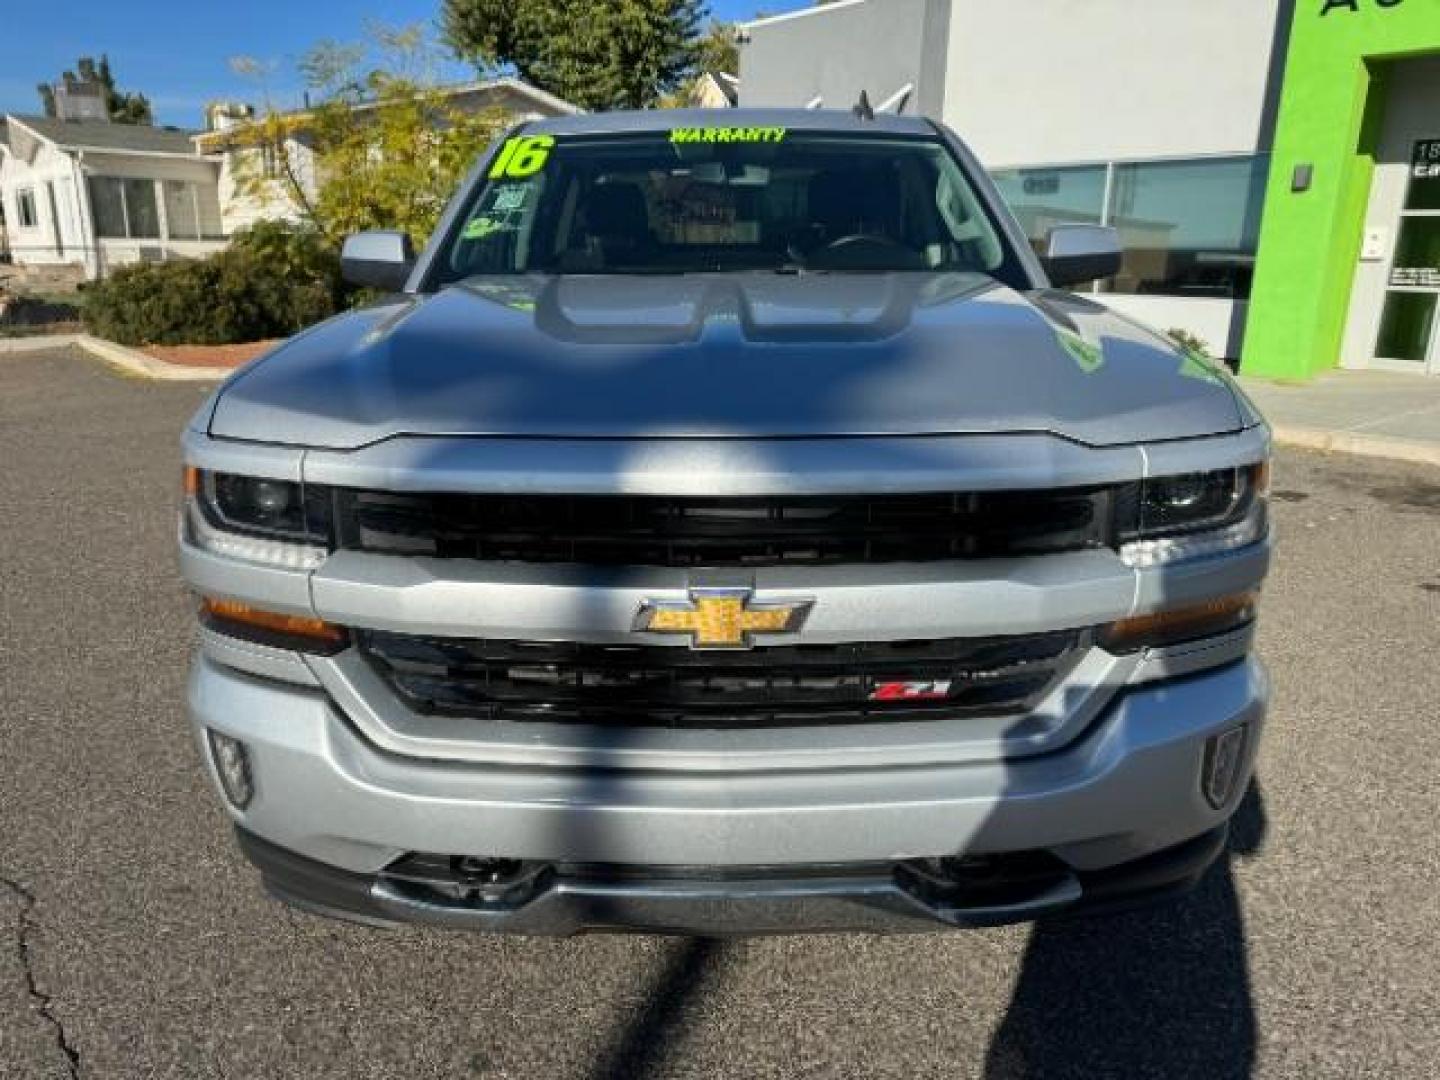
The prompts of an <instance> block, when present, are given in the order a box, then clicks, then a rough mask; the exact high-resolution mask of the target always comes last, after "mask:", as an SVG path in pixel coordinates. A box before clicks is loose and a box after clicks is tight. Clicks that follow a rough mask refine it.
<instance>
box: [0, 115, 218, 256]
mask: <svg viewBox="0 0 1440 1080" xmlns="http://www.w3.org/2000/svg"><path fill="white" fill-rule="evenodd" d="M219 171H220V166H219V163H218V162H217V161H214V160H210V159H207V158H204V157H201V156H200V155H199V154H198V153H197V152H196V150H195V146H194V143H193V142H192V140H191V133H190V132H187V131H180V130H177V129H174V128H161V127H147V126H142V125H134V124H114V123H111V122H109V121H108V120H93V119H87V120H60V119H54V118H51V117H44V116H17V115H13V114H7V115H6V116H4V117H3V120H0V208H3V216H4V221H5V229H4V234H3V237H0V257H4V258H5V260H6V261H8V262H13V263H15V264H16V265H19V266H33V267H50V268H55V269H56V270H57V271H59V270H61V269H62V268H64V269H68V270H70V271H71V272H72V273H73V275H74V276H75V277H77V278H78V277H88V278H94V277H97V276H99V275H100V274H103V273H104V272H105V270H106V269H107V268H109V267H113V266H118V265H121V264H124V263H127V262H135V261H137V260H140V259H146V260H150V259H166V258H172V257H176V256H182V257H183V256H190V257H193V256H197V255H205V254H208V253H209V252H211V251H215V250H217V249H218V248H219V247H221V246H223V236H222V228H221V215H220V199H219V185H218V179H219Z"/></svg>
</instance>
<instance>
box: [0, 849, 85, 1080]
mask: <svg viewBox="0 0 1440 1080" xmlns="http://www.w3.org/2000/svg"><path fill="white" fill-rule="evenodd" d="M0 885H4V886H5V887H6V888H8V889H9V890H10V891H11V892H13V893H14V894H15V895H16V896H18V897H19V898H20V918H19V919H18V920H17V922H16V932H15V952H16V954H17V955H18V956H19V958H20V970H21V971H23V972H24V973H25V990H26V992H27V993H28V994H29V995H30V999H31V1000H32V1001H34V1002H35V1005H36V1008H37V1011H38V1012H39V1013H40V1015H41V1017H43V1018H44V1020H45V1022H46V1023H47V1024H49V1025H50V1027H51V1029H52V1030H53V1031H54V1032H55V1045H56V1046H58V1047H59V1048H60V1052H61V1053H62V1054H64V1055H65V1060H66V1061H67V1063H68V1064H69V1071H70V1075H71V1076H72V1077H75V1078H76V1080H79V1077H80V1051H79V1050H77V1049H75V1047H74V1045H73V1044H72V1043H71V1041H70V1035H69V1033H68V1032H66V1030H65V1024H64V1022H63V1021H62V1020H61V1019H60V1017H59V1016H57V1015H56V1014H55V999H54V997H52V996H51V995H50V994H47V993H46V992H45V991H44V990H41V989H40V984H39V983H38V982H36V980H35V966H34V951H35V947H34V942H33V941H32V940H31V935H32V934H33V933H34V931H35V927H36V923H35V908H36V906H37V905H38V903H39V901H37V900H36V899H35V894H34V893H32V892H31V891H30V890H29V889H27V888H26V887H25V886H24V885H21V884H20V883H19V882H18V881H15V880H14V879H13V878H8V877H4V876H0Z"/></svg>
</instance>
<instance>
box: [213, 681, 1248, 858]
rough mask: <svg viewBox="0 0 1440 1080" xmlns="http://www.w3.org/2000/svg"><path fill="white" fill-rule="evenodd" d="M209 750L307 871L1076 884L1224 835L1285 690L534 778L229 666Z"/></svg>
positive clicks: (1136, 699)
mask: <svg viewBox="0 0 1440 1080" xmlns="http://www.w3.org/2000/svg"><path fill="white" fill-rule="evenodd" d="M189 697H190V709H191V715H192V719H193V722H194V725H195V729H196V734H197V736H202V737H201V739H200V742H201V745H202V752H203V753H204V754H205V757H206V761H207V763H209V764H210V769H211V774H212V779H213V776H214V772H213V763H210V762H209V753H208V750H205V749H203V747H204V739H203V731H204V729H205V728H212V729H214V730H216V731H219V732H222V733H224V734H227V735H230V736H232V737H234V738H236V739H239V740H241V741H242V742H244V743H245V745H246V747H247V748H248V750H249V753H250V758H251V763H252V766H253V770H254V783H255V796H254V799H253V801H252V802H251V803H250V805H249V806H248V807H247V808H246V809H245V811H244V812H243V813H241V812H236V811H234V810H233V808H232V811H231V812H232V814H233V815H234V816H235V818H236V822H237V824H239V825H241V826H242V827H244V828H245V829H247V830H248V831H250V832H253V833H255V834H257V835H258V836H260V837H262V838H264V839H265V840H267V841H269V842H271V843H273V844H275V845H278V846H279V847H282V848H285V849H287V850H289V851H292V852H295V853H297V854H299V855H302V856H304V857H306V858H309V859H313V860H316V861H318V862H322V863H326V864H328V865H331V866H334V867H336V868H339V869H343V870H348V871H352V872H356V873H375V872H377V871H379V870H381V869H383V868H384V867H385V866H387V865H388V864H390V863H391V862H392V861H393V860H395V859H396V858H398V857H399V856H401V855H404V854H406V853H408V852H415V851H420V852H436V853H448V854H466V855H475V856H484V857H503V858H513V859H523V860H538V861H547V862H578V863H612V864H654V865H671V866H714V867H727V866H728V867H734V866H759V865H794V864H804V863H810V864H844V863H889V862H894V861H897V860H903V859H912V858H931V857H942V856H953V855H960V854H981V853H992V852H1012V851H1022V850H1035V849H1044V850H1047V851H1051V852H1053V853H1054V854H1056V855H1057V856H1058V857H1059V858H1061V859H1063V860H1064V861H1065V862H1066V863H1067V864H1069V865H1070V866H1072V867H1074V868H1075V869H1077V870H1098V869H1105V868H1108V867H1110V866H1114V865H1116V864H1119V863H1123V862H1128V861H1131V860H1133V859H1135V858H1139V857H1142V856H1145V855H1148V854H1151V853H1153V852H1155V851H1159V850H1163V849H1165V848H1167V847H1171V846H1173V845H1175V844H1177V843H1180V842H1182V841H1184V840H1187V839H1189V838H1191V837H1194V836H1196V835H1198V834H1200V833H1202V832H1206V831H1208V830H1211V829H1214V828H1216V827H1218V826H1219V825H1221V824H1223V823H1224V822H1225V820H1226V819H1227V818H1228V817H1229V814H1230V813H1231V811H1232V810H1233V802H1234V800H1235V798H1238V795H1239V791H1240V789H1243V787H1244V779H1245V778H1246V777H1248V775H1249V770H1250V769H1251V767H1252V762H1253V755H1254V751H1255V747H1256V744H1257V742H1258V736H1259V728H1260V725H1261V723H1262V721H1263V716H1264V710H1265V702H1266V697H1267V686H1266V680H1265V676H1264V672H1263V670H1262V669H1261V668H1260V666H1259V664H1258V662H1256V661H1255V660H1254V659H1253V658H1246V659H1244V660H1241V661H1238V662H1236V663H1232V664H1230V665H1228V666H1226V667H1221V668H1216V669H1213V670H1211V671H1208V672H1205V673H1202V674H1197V675H1192V676H1189V677H1187V678H1183V679H1179V680H1176V681H1173V682H1164V683H1158V684H1151V685H1143V686H1139V687H1135V688H1132V689H1129V690H1127V691H1125V692H1123V693H1121V694H1120V695H1118V696H1117V697H1116V698H1115V699H1114V700H1113V701H1112V703H1111V704H1110V705H1109V706H1108V707H1107V708H1106V709H1105V710H1104V711H1103V712H1102V713H1101V715H1100V717H1099V718H1098V719H1097V720H1096V722H1094V723H1093V724H1092V725H1091V726H1090V728H1089V729H1088V730H1087V732H1086V733H1085V734H1084V735H1083V736H1082V737H1080V738H1079V739H1077V740H1076V741H1074V742H1073V743H1071V744H1069V745H1068V746H1066V747H1065V748H1064V749H1063V750H1060V751H1057V752H1054V753H1050V754H1045V755H1041V756H1037V757H1032V758H1028V759H1018V760H1010V761H1005V760H994V761H988V762H981V761H976V762H967V763H959V764H947V765H933V766H905V767H869V768H865V767H857V766H847V767H844V768H836V769H812V770H806V771H803V772H769V773H765V772H757V773H723V772H722V773H715V772H708V773H707V772H683V773H682V772H676V773H668V774H667V773H665V772H660V771H651V770H646V771H627V770H614V769H607V768H606V767H605V763H604V762H597V763H595V764H596V767H594V768H589V769H573V768H569V769H558V768H557V769H543V768H530V769H521V768H515V767H507V766H485V765H479V764H474V765H472V764H464V763H455V762H444V763H441V762H434V761H425V760H417V759H411V758H404V757H399V756H396V755H393V754H387V753H383V752H381V751H379V750H377V749H376V748H375V747H374V746H373V745H372V744H370V743H369V742H368V741H367V740H365V739H364V738H362V737H360V736H359V735H358V734H356V732H355V731H354V729H353V728H352V727H351V725H350V723H349V722H348V721H347V720H346V719H345V718H344V717H343V716H342V715H341V714H340V712H339V711H338V710H337V709H336V708H335V706H334V705H333V704H332V703H331V701H330V700H329V698H328V697H327V696H326V695H325V694H324V693H323V692H321V691H319V690H317V689H307V688H302V687H298V686H287V685H284V684H281V683H278V682H272V681H269V680H263V679H258V678H255V677H253V676H249V675H245V674H242V673H239V672H236V671H233V670H231V669H228V668H226V667H223V666H221V665H219V664H217V663H215V662H214V661H212V660H210V659H208V658H207V657H205V656H204V655H200V656H198V657H197V659H196V663H195V666H194V669H193V672H192V677H191V682H190V693H189ZM1239 725H1247V726H1248V728H1249V731H1250V737H1249V738H1248V739H1247V740H1246V749H1245V760H1244V762H1243V763H1242V770H1243V775H1242V777H1241V781H1240V782H1239V783H1237V785H1236V793H1235V795H1234V796H1232V798H1231V800H1230V802H1229V803H1228V804H1227V805H1223V806H1221V807H1219V808H1216V807H1212V806H1211V805H1210V804H1209V803H1208V802H1207V801H1206V800H1205V798H1204V796H1203V795H1202V793H1201V790H1200V772H1201V767H1202V763H1203V760H1204V755H1205V746H1206V743H1207V741H1208V740H1209V739H1210V738H1211V737H1213V736H1215V735H1218V734H1220V733H1222V732H1224V731H1227V730H1229V729H1231V728H1234V727H1237V726H1239Z"/></svg>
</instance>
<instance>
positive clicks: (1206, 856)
mask: <svg viewBox="0 0 1440 1080" xmlns="http://www.w3.org/2000/svg"><path fill="white" fill-rule="evenodd" d="M1227 829H1228V826H1221V827H1220V828H1218V829H1215V830H1213V831H1211V832H1207V833H1204V834H1202V835H1200V836H1197V837H1195V838H1194V839H1192V840H1189V841H1186V842H1185V843H1183V844H1179V845H1177V846H1175V847H1173V848H1168V849H1166V850H1164V851H1160V852H1156V853H1154V854H1152V855H1148V856H1146V857H1145V858H1142V859H1137V860H1136V861H1134V862H1131V863H1125V864H1123V865H1121V866H1117V867H1112V868H1110V869H1108V870H1104V871H1100V872H1095V873H1084V872H1076V871H1062V872H1058V873H1056V874H1054V875H1052V876H1049V877H1044V876H1038V877H1037V876H1035V875H1033V874H1031V875H1028V876H1026V877H1025V878H1024V879H1023V880H1021V879H1017V880H1016V881H1014V882H1013V883H1010V885H1011V887H1009V888H1006V887H1004V885H1005V883H1003V882H1002V883H1000V886H999V887H997V886H996V885H995V883H993V882H992V883H991V885H990V886H989V887H987V888H986V889H984V890H978V891H976V890H967V889H965V888H963V887H958V888H955V889H951V890H947V889H944V888H940V889H938V890H937V889H936V888H934V887H932V886H933V882H932V881H927V880H924V879H922V878H919V877H917V876H916V875H915V874H913V873H910V872H908V871H907V870H906V867H905V864H897V865H896V866H894V867H874V866H867V867H854V868H847V867H831V868H827V869H826V870H825V871H824V872H823V873H816V872H813V871H812V872H807V873H805V874H803V875H796V876H787V875H785V874H784V873H783V872H777V871H776V870H775V869H773V868H770V869H767V870H766V871H765V872H763V873H761V872H758V871H757V872H756V873H755V874H754V875H746V874H745V873H743V872H742V873H738V874H737V873H736V872H734V871H727V872H725V873H719V872H716V873H714V874H705V873H703V872H696V873H689V874H685V875H675V874H669V875H664V876H660V875H657V876H655V877H647V876H645V875H643V874H636V873H635V872H634V871H633V868H632V869H630V870H629V871H628V872H625V873H616V874H614V875H611V876H606V875H605V874H603V873H600V874H597V873H595V872H588V873H584V874H572V873H569V872H567V871H566V869H565V868H561V867H555V868H542V869H541V870H540V871H539V872H535V871H533V870H532V871H531V872H530V873H529V875H528V877H527V879H526V881H527V884H526V887H525V890H524V895H521V896H516V895H514V893H515V890H513V889H511V890H510V891H509V893H508V894H507V895H505V896H503V897H501V896H498V895H489V894H487V895H478V894H477V895H471V896H468V897H462V896H451V895H445V894H442V893H440V892H437V891H436V890H434V889H428V888H421V887H417V886H415V885H414V884H413V883H411V882H408V881H405V880H401V879H397V878H395V877H393V876H391V875H385V874H380V875H368V874H356V873H351V872H349V871H345V870H340V869H337V868H335V867H332V866H327V865H325V864H324V863H319V862H316V861H314V860H312V859H307V858H304V857H303V856H300V855H297V854H295V853H294V852H291V851H287V850H285V849H284V848H281V847H277V846H276V845H274V844H271V843H269V842H268V841H265V840H262V839H261V838H260V837H258V836H255V835H254V834H253V833H249V832H246V831H245V830H243V829H239V828H237V829H236V832H237V834H238V836H239V840H240V847H241V849H242V850H243V851H244V852H245V855H246V857H247V858H248V859H249V860H250V861H251V862H252V863H254V864H255V866H256V867H258V868H259V870H260V872H261V874H262V875H263V877H264V881H265V886H266V888H267V889H268V890H269V891H270V892H271V893H272V894H273V895H274V896H275V897H277V898H278V899H280V900H283V901H285V902H287V903H290V904H293V905H295V906H296V907H300V908H303V909H305V910H307V911H311V912H314V913H316V914H320V915H327V916H331V917H335V918H341V919H348V920H352V921H356V922H362V923H367V924H370V925H376V926H393V925H400V924H405V923H420V924H426V925H431V926H442V927H449V928H454V929H467V930H482V931H490V932H496V933H518V934H539V935H552V936H553V935H562V936H563V935H568V934H575V933H580V932H583V931H593V930H611V931H638V932H648V933H661V934H693V935H702V936H720V935H727V934H777V933H804V932H834V931H863V932H880V933H892V932H905V931H934V930H942V929H947V928H963V927H982V926H999V925H1003V924H1006V923H1016V922H1028V921H1031V920H1034V919H1039V918H1046V917H1051V916H1058V915H1071V914H1095V913H1100V912H1105V911H1113V910H1117V909H1123V908H1128V907H1132V906H1136V905H1138V904H1142V903H1148V902H1152V901H1157V900H1164V899H1168V898H1171V897H1174V896H1178V895H1181V894H1183V893H1185V892H1188V891H1189V890H1190V889H1192V888H1193V887H1194V886H1195V885H1196V884H1197V883H1198V882H1199V880H1200V878H1201V876H1202V875H1203V874H1204V873H1205V871H1206V870H1207V869H1208V868H1209V867H1210V865H1211V864H1212V863H1213V862H1214V861H1215V860H1216V858H1218V857H1219V855H1220V853H1221V852H1222V851H1223V850H1224V848H1225V842H1226V833H1227Z"/></svg>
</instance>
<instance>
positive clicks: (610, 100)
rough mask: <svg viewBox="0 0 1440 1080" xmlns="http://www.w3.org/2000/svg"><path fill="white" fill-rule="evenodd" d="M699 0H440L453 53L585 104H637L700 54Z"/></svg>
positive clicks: (684, 72)
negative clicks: (511, 72) (600, 0)
mask: <svg viewBox="0 0 1440 1080" xmlns="http://www.w3.org/2000/svg"><path fill="white" fill-rule="evenodd" d="M705 12H706V6H705V2H704V0H607V2H606V3H603V4H597V3H595V2H594V0H444V7H443V9H442V14H441V23H442V26H443V28H444V35H445V40H446V41H447V42H448V43H449V44H450V46H451V48H452V49H454V51H455V54H456V55H457V56H459V57H460V58H462V59H464V60H468V61H470V62H471V63H473V64H475V65H476V67H478V68H480V69H481V70H482V71H493V70H495V69H497V68H512V69H513V70H514V71H515V73H516V74H517V75H519V76H520V78H522V79H524V80H526V81H527V82H530V83H532V84H534V85H535V86H538V87H540V88H541V89H542V90H548V91H549V92H550V93H552V94H556V95H558V96H559V97H562V98H564V99H565V100H567V101H570V102H573V103H574V104H576V105H579V106H581V107H582V108H586V109H641V108H647V107H649V106H652V105H655V104H656V103H658V102H659V101H660V100H661V98H663V97H664V96H665V95H666V94H668V93H671V92H673V91H674V90H676V89H677V88H678V87H680V86H682V85H683V84H684V83H685V82H686V81H687V80H688V79H689V78H690V77H691V76H692V75H693V74H694V72H695V68H696V65H697V63H698V62H699V60H700V28H701V25H702V23H703V21H704V18H705Z"/></svg>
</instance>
